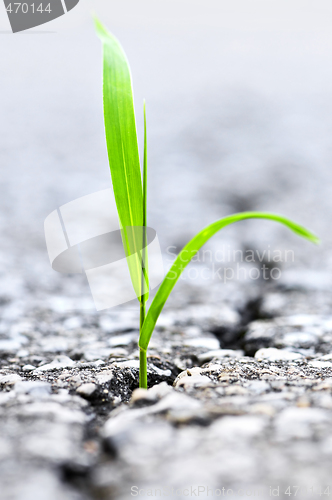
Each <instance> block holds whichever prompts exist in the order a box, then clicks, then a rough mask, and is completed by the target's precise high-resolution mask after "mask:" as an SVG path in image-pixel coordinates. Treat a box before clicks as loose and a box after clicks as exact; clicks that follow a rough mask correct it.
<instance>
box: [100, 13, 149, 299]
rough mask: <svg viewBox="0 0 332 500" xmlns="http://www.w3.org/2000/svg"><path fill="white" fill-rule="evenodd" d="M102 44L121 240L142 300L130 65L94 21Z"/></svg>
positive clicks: (138, 186)
mask: <svg viewBox="0 0 332 500" xmlns="http://www.w3.org/2000/svg"><path fill="white" fill-rule="evenodd" d="M95 27H96V31H97V34H98V36H99V38H100V40H101V42H102V45H103V81H104V84H103V96H104V118H105V132H106V143H107V151H108V159H109V165H110V169H111V176H112V184H113V190H114V197H115V202H116V206H117V210H118V216H119V221H120V227H121V234H122V241H123V246H124V250H125V254H126V257H127V262H128V266H129V271H130V275H131V280H132V283H133V287H134V289H135V292H136V295H137V297H138V298H139V300H141V290H142V285H141V279H142V255H141V250H142V245H143V193H142V179H141V170H140V162H139V153H138V142H137V133H136V123H135V112H134V100H133V92H132V84H131V75H130V68H129V63H128V61H127V58H126V55H125V53H124V51H123V49H122V47H121V45H120V43H119V42H118V40H117V39H116V38H115V37H114V36H113V35H112V34H111V33H109V32H108V31H107V30H106V28H105V27H104V26H103V25H102V24H101V22H100V21H99V20H98V19H96V18H95Z"/></svg>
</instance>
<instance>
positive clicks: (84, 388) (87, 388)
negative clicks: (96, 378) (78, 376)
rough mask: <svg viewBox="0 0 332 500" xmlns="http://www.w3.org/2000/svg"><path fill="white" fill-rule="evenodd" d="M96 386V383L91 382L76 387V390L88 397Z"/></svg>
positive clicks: (94, 390)
mask: <svg viewBox="0 0 332 500" xmlns="http://www.w3.org/2000/svg"><path fill="white" fill-rule="evenodd" d="M96 389H97V386H96V384H93V383H92V382H90V383H87V384H83V385H81V386H80V387H78V389H76V392H77V393H78V394H79V395H80V396H85V397H90V396H91V395H92V394H93V393H94V392H96Z"/></svg>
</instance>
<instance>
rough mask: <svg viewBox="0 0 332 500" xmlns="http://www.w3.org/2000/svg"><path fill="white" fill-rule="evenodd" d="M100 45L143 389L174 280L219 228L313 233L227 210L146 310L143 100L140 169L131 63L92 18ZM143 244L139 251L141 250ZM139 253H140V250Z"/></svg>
mask: <svg viewBox="0 0 332 500" xmlns="http://www.w3.org/2000/svg"><path fill="white" fill-rule="evenodd" d="M95 27H96V31H97V34H98V36H99V38H100V40H101V42H102V46H103V101H104V118H105V132H106V143H107V151H108V158H109V165H110V170H111V177H112V183H113V190H114V197H115V202H116V206H117V211H118V216H119V222H120V229H121V235H122V242H123V247H124V250H125V254H126V257H127V262H128V267H129V272H130V276H131V280H132V284H133V287H134V290H135V292H136V296H137V298H138V300H139V303H140V335H139V341H138V346H139V353H140V372H139V386H140V387H142V388H147V349H148V346H149V342H150V339H151V336H152V334H153V331H154V327H155V325H156V322H157V320H158V317H159V315H160V313H161V311H162V309H163V307H164V305H165V303H166V301H167V299H168V297H169V295H170V293H171V291H172V290H173V288H174V286H175V284H176V282H177V280H178V279H179V277H180V275H181V273H182V272H183V270H184V269H185V267H186V266H187V265H188V264H189V262H190V261H191V259H192V258H193V257H194V256H195V254H196V253H197V252H198V251H199V250H200V248H201V247H202V246H203V245H204V244H205V243H206V242H207V241H208V240H209V239H210V238H211V237H212V236H213V235H214V234H216V233H217V232H218V231H220V230H221V229H223V228H224V227H226V226H228V225H230V224H233V223H234V222H238V221H242V220H245V219H267V220H271V221H275V222H279V223H281V224H283V225H284V226H286V227H288V228H289V229H290V230H291V231H293V232H294V233H295V234H297V235H298V236H301V237H302V238H305V239H307V240H309V241H311V242H313V243H318V242H319V240H318V238H317V237H316V236H315V235H314V234H312V233H311V232H310V231H308V230H307V229H306V228H304V227H303V226H300V225H299V224H296V223H295V222H293V221H291V220H289V219H287V218H286V217H283V216H281V215H276V214H272V213H265V212H242V213H238V214H233V215H229V216H227V217H224V218H222V219H220V220H217V221H216V222H213V223H212V224H210V225H209V226H207V227H205V228H204V229H203V230H202V231H200V232H199V233H198V234H197V235H196V236H194V238H192V239H191V240H190V241H189V242H188V243H187V244H186V245H185V247H184V248H183V249H182V250H181V251H180V253H179V254H178V256H177V257H176V259H175V261H174V262H173V264H172V266H171V268H170V270H169V271H168V273H167V274H166V276H165V278H164V279H163V281H162V283H161V285H160V286H159V289H158V291H157V293H156V295H155V297H154V298H153V300H152V302H151V305H150V307H149V310H148V311H147V312H146V302H147V300H148V296H149V280H148V256H147V249H146V233H145V228H146V227H147V132H146V112H145V102H144V153H143V169H142V172H141V167H140V160H139V150H138V141H137V133H136V122H135V112H134V100H133V91H132V82H131V73H130V67H129V63H128V60H127V57H126V55H125V53H124V50H123V49H122V47H121V45H120V43H119V41H118V40H117V39H116V38H115V37H114V36H113V35H112V34H111V33H109V32H108V31H107V30H106V28H105V27H104V26H103V25H102V24H101V22H100V21H99V20H98V19H95ZM141 249H143V252H142V253H141V252H140V250H141ZM142 254H143V255H142Z"/></svg>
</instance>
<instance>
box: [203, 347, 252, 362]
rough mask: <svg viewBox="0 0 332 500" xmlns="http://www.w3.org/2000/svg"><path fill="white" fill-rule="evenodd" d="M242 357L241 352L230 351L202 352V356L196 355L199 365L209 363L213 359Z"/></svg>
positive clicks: (242, 353)
mask: <svg viewBox="0 0 332 500" xmlns="http://www.w3.org/2000/svg"><path fill="white" fill-rule="evenodd" d="M243 355H244V352H243V351H242V350H236V351H235V350H232V349H216V350H213V351H208V352H204V353H203V354H199V355H198V359H199V361H200V362H201V363H205V362H206V361H210V360H211V359H213V358H217V359H222V358H226V357H229V358H240V357H241V356H243Z"/></svg>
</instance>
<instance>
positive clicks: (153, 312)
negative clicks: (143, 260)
mask: <svg viewBox="0 0 332 500" xmlns="http://www.w3.org/2000/svg"><path fill="white" fill-rule="evenodd" d="M244 219H268V220H273V221H276V222H280V223H281V224H284V225H285V226H287V227H288V228H289V229H291V230H292V231H294V233H296V234H297V235H298V236H301V237H302V238H306V239H307V240H309V241H312V242H313V243H319V239H318V238H317V237H316V236H315V235H314V234H312V233H311V232H310V231H308V230H307V229H305V228H304V227H303V226H300V225H299V224H296V223H295V222H292V221H291V220H289V219H286V217H283V216H281V215H275V214H269V213H263V212H243V213H240V214H234V215H229V216H228V217H224V218H223V219H220V220H218V221H216V222H214V223H213V224H210V225H209V226H207V227H206V228H204V229H203V230H202V231H200V232H199V233H198V234H197V235H196V236H195V237H194V238H193V239H192V240H190V241H189V243H187V244H186V246H185V247H184V248H183V249H182V250H181V252H180V253H179V255H178V256H177V258H176V259H175V261H174V262H173V264H172V266H171V268H170V270H169V271H168V273H167V274H166V276H165V278H164V280H163V281H162V283H161V285H160V287H159V289H158V291H157V293H156V295H155V297H154V299H153V301H152V303H151V306H150V309H149V311H148V313H147V315H146V318H145V321H144V323H143V328H142V330H141V335H140V339H139V343H138V344H139V346H140V348H141V349H143V350H146V349H147V348H148V345H149V342H150V338H151V335H152V333H153V330H154V327H155V325H156V322H157V319H158V317H159V315H160V313H161V311H162V309H163V307H164V305H165V302H166V300H167V299H168V297H169V295H170V293H171V291H172V290H173V287H174V285H175V283H176V282H177V280H178V279H179V277H180V276H181V273H182V271H183V270H184V269H185V267H186V266H187V265H188V264H189V262H190V261H191V259H192V258H193V257H194V255H195V254H196V253H197V252H198V251H199V249H200V248H201V247H202V246H203V245H204V244H205V243H206V242H207V241H208V240H209V239H210V238H211V237H212V236H213V235H214V234H216V233H217V232H218V231H220V230H221V229H223V228H224V227H225V226H228V225H229V224H233V223H234V222H237V221H241V220H244Z"/></svg>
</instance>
